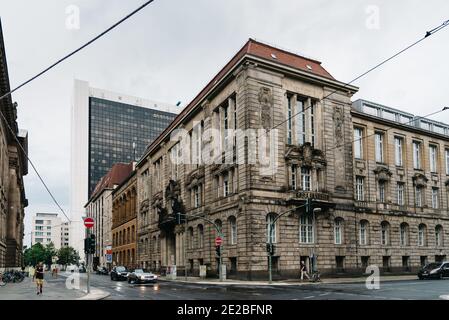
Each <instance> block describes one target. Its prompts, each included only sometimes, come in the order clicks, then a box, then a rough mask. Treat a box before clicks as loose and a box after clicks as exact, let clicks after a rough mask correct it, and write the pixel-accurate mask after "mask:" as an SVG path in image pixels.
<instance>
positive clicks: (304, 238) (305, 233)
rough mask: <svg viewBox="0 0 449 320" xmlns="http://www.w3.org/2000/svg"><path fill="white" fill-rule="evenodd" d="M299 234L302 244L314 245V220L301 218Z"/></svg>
mask: <svg viewBox="0 0 449 320" xmlns="http://www.w3.org/2000/svg"><path fill="white" fill-rule="evenodd" d="M299 233H300V236H299V238H300V242H301V243H313V219H312V217H311V216H307V215H302V216H301V219H300V229H299Z"/></svg>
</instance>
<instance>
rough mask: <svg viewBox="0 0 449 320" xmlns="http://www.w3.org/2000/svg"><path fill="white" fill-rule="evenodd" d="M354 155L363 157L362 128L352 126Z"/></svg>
mask: <svg viewBox="0 0 449 320" xmlns="http://www.w3.org/2000/svg"><path fill="white" fill-rule="evenodd" d="M354 157H355V158H356V159H363V129H362V128H357V127H356V128H354Z"/></svg>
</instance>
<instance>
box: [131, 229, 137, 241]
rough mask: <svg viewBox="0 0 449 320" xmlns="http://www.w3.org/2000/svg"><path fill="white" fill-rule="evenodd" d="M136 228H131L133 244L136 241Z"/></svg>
mask: <svg viewBox="0 0 449 320" xmlns="http://www.w3.org/2000/svg"><path fill="white" fill-rule="evenodd" d="M135 234H136V227H135V226H132V228H131V241H132V242H134V241H136V235H135Z"/></svg>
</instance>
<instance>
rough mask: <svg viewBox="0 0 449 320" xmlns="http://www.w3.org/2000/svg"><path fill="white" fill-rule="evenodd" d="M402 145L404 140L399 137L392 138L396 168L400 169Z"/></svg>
mask: <svg viewBox="0 0 449 320" xmlns="http://www.w3.org/2000/svg"><path fill="white" fill-rule="evenodd" d="M403 144H404V139H403V138H401V137H395V138H394V154H395V162H396V166H398V167H402V165H403Z"/></svg>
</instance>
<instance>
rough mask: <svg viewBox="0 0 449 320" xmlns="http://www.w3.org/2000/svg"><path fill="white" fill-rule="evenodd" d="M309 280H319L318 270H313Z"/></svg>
mask: <svg viewBox="0 0 449 320" xmlns="http://www.w3.org/2000/svg"><path fill="white" fill-rule="evenodd" d="M310 281H312V282H321V275H320V272H319V271H315V272H313V273H312V277H311V279H310Z"/></svg>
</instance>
